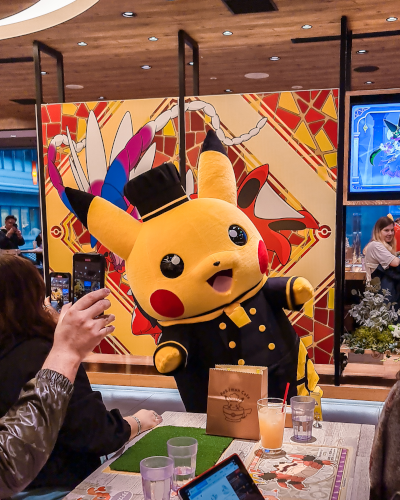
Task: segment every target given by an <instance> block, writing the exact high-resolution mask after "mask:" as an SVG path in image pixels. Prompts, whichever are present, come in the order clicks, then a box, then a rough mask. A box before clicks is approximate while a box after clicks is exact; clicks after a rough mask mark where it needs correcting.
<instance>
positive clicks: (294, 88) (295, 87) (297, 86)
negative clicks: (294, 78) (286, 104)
mask: <svg viewBox="0 0 400 500" xmlns="http://www.w3.org/2000/svg"><path fill="white" fill-rule="evenodd" d="M302 88H303V86H302V85H293V87H292V89H293V90H300V89H302Z"/></svg>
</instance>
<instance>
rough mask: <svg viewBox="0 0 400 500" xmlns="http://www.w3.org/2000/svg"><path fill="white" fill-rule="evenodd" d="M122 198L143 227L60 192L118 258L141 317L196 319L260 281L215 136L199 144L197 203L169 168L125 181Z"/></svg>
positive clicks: (257, 242) (258, 252)
mask: <svg viewBox="0 0 400 500" xmlns="http://www.w3.org/2000/svg"><path fill="white" fill-rule="evenodd" d="M124 193H125V196H126V197H127V198H128V200H129V201H130V202H131V204H132V205H134V206H136V208H137V209H138V211H139V213H140V215H141V219H142V222H138V221H136V220H135V219H133V218H132V217H131V216H130V215H129V214H127V213H126V212H124V211H122V210H120V209H119V208H117V207H115V206H114V205H112V204H110V203H109V202H107V201H105V200H104V199H102V198H99V197H93V196H92V195H88V194H86V193H80V192H77V191H74V190H71V189H67V190H66V194H67V196H68V198H69V200H70V202H71V205H72V206H73V208H74V210H75V212H76V213H77V215H78V217H79V218H80V220H81V221H82V222H83V223H84V224H85V225H86V226H87V228H88V230H89V231H90V233H91V234H93V235H94V236H95V237H96V238H97V239H98V240H100V241H101V242H102V243H103V244H104V245H105V246H106V247H108V248H109V249H110V250H112V251H113V252H114V253H116V254H117V255H119V256H120V257H122V258H124V259H125V261H126V269H127V276H128V280H129V284H130V286H131V289H132V292H133V295H134V296H135V299H136V300H137V301H138V303H139V304H140V306H141V308H142V309H144V311H145V312H146V313H147V314H148V315H150V316H152V317H154V318H156V319H158V320H171V319H183V318H191V317H196V316H201V315H204V314H207V313H209V312H211V311H214V310H217V309H220V308H221V307H224V306H227V305H229V304H231V303H232V302H234V301H235V300H238V299H240V297H242V296H243V295H244V294H245V293H246V292H247V291H249V290H251V289H252V288H254V287H256V286H257V285H258V284H259V283H260V282H261V280H262V279H263V275H264V274H265V273H266V271H267V266H268V256H267V251H266V247H265V244H264V242H263V240H262V238H261V236H260V234H259V232H258V231H257V229H256V228H255V226H254V225H253V223H252V222H251V221H250V219H249V218H248V217H247V216H246V215H245V214H244V213H243V212H242V211H241V210H240V209H239V208H237V204H236V200H237V198H236V181H235V177H234V173H233V168H232V165H231V163H230V161H229V159H228V157H227V156H226V153H225V150H224V148H223V146H222V144H221V143H220V141H219V139H218V138H217V137H216V135H215V133H214V132H209V133H208V135H207V137H206V139H205V141H204V144H203V150H202V153H201V156H200V161H199V169H198V198H197V199H194V200H190V199H189V198H188V197H187V196H186V194H185V192H184V190H183V188H182V186H181V184H180V180H179V176H178V173H177V170H176V167H175V166H174V165H173V164H170V163H164V164H163V165H161V166H160V167H157V168H155V169H152V170H150V171H148V172H146V173H144V174H142V175H140V176H138V177H136V178H134V179H132V180H131V181H129V182H128V183H127V184H126V186H125V191H124ZM82 196H83V197H84V198H82Z"/></svg>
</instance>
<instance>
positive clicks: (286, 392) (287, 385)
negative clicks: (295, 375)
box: [282, 382, 290, 413]
mask: <svg viewBox="0 0 400 500" xmlns="http://www.w3.org/2000/svg"><path fill="white" fill-rule="evenodd" d="M289 386H290V382H288V383H287V384H286V390H285V395H284V396H283V404H282V413H283V409H284V408H285V403H286V398H287V395H288V392H289Z"/></svg>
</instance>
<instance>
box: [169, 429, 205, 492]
mask: <svg viewBox="0 0 400 500" xmlns="http://www.w3.org/2000/svg"><path fill="white" fill-rule="evenodd" d="M197 446H198V444H197V440H196V439H194V438H191V437H175V438H171V439H169V440H168V441H167V449H168V456H169V457H170V458H171V459H173V461H174V473H173V478H172V489H173V490H174V491H177V490H178V489H179V488H181V487H182V486H184V485H185V484H186V483H187V482H188V481H190V480H191V479H193V478H194V476H195V472H196V458H197Z"/></svg>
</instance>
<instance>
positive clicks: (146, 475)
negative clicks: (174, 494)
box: [140, 457, 174, 500]
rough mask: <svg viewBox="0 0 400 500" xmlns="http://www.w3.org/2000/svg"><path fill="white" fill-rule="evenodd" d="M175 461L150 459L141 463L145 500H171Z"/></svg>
mask: <svg viewBox="0 0 400 500" xmlns="http://www.w3.org/2000/svg"><path fill="white" fill-rule="evenodd" d="M173 472H174V461H173V460H172V459H171V458H168V457H149V458H145V459H143V460H142V461H141V462H140V474H141V476H142V486H143V495H144V500H170V495H171V482H172V475H173Z"/></svg>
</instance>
